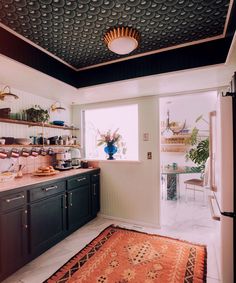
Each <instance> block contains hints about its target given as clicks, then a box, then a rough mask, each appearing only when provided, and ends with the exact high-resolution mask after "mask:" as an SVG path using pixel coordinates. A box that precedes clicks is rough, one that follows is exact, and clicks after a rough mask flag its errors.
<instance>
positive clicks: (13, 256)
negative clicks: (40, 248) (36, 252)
mask: <svg viewBox="0 0 236 283" xmlns="http://www.w3.org/2000/svg"><path fill="white" fill-rule="evenodd" d="M27 228H28V226H27V210H26V207H25V206H24V207H20V208H18V209H15V210H14V211H10V212H6V213H4V214H1V215H0V271H1V272H0V273H1V276H0V278H1V277H2V276H3V275H4V277H6V276H7V275H9V274H10V273H12V272H14V271H15V270H16V269H18V268H19V267H21V266H22V265H23V264H24V263H25V261H26V258H27V254H28V245H27V243H28V235H27V234H28V230H27Z"/></svg>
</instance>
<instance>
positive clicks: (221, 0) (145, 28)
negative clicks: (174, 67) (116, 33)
mask: <svg viewBox="0 0 236 283" xmlns="http://www.w3.org/2000/svg"><path fill="white" fill-rule="evenodd" d="M228 4H229V1H227V0H215V1H213V0H209V1H206V0H152V1H150V0H149V1H148V0H117V1H110V0H109V1H108V0H80V1H76V0H39V1H35V0H28V1H26V0H16V1H13V0H2V1H1V2H0V8H1V9H0V21H1V22H2V23H4V24H5V25H7V26H9V27H10V28H12V29H14V30H15V31H17V32H18V33H20V34H21V35H23V36H25V37H27V38H29V39H30V40H32V41H33V42H35V43H37V44H39V45H40V46H41V47H43V48H45V49H47V50H49V51H50V52H52V53H53V54H55V55H56V56H58V57H60V58H63V59H64V60H66V62H68V63H69V64H72V63H73V66H75V67H85V66H89V65H93V64H98V63H102V62H107V61H109V60H114V59H117V58H121V56H119V55H116V54H113V53H112V52H110V51H109V50H107V48H106V46H105V45H104V44H103V42H102V38H103V35H104V33H105V32H106V31H107V30H108V29H109V28H112V27H114V26H121V25H124V26H129V27H133V28H136V29H138V31H139V32H140V34H141V44H140V46H139V48H138V49H136V50H135V51H134V52H133V53H132V54H140V53H142V52H147V51H153V50H155V49H159V48H163V47H168V46H173V45H176V44H180V43H186V42H190V41H194V40H199V39H204V38H208V37H212V36H215V35H219V34H222V32H223V28H224V23H225V19H226V14H227V9H228ZM62 44H63V48H62V47H61V45H62Z"/></svg>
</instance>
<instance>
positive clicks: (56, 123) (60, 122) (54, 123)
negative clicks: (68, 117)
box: [52, 120, 65, 126]
mask: <svg viewBox="0 0 236 283" xmlns="http://www.w3.org/2000/svg"><path fill="white" fill-rule="evenodd" d="M52 123H53V125H57V126H64V124H65V122H64V121H60V120H57V121H53V122H52Z"/></svg>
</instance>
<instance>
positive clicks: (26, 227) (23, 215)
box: [22, 210, 28, 229]
mask: <svg viewBox="0 0 236 283" xmlns="http://www.w3.org/2000/svg"><path fill="white" fill-rule="evenodd" d="M27 214H28V211H27V210H24V211H23V214H22V225H23V227H24V228H25V229H28V224H27Z"/></svg>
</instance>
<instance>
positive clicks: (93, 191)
mask: <svg viewBox="0 0 236 283" xmlns="http://www.w3.org/2000/svg"><path fill="white" fill-rule="evenodd" d="M99 195H100V185H99V169H96V170H93V171H91V172H89V173H82V174H77V175H74V176H73V177H68V178H64V179H62V180H56V181H52V180H51V181H48V182H42V183H40V184H37V185H32V186H27V187H24V188H19V189H14V190H12V191H9V192H0V282H1V281H2V280H3V279H4V278H6V277H7V276H9V275H11V274H12V273H13V272H15V271H16V270H17V269H18V268H20V267H22V266H23V265H24V264H26V263H27V262H29V261H30V260H32V259H33V258H35V257H37V256H38V255H40V254H41V253H43V252H44V251H46V250H47V249H49V248H50V247H52V246H53V245H55V244H56V243H58V242H59V241H61V240H62V239H64V238H65V237H66V236H68V235H69V234H71V233H72V232H73V231H75V230H76V229H78V228H79V227H81V226H82V225H84V224H85V223H87V222H88V221H89V220H91V219H93V218H94V217H96V215H97V212H98V211H99V209H100V201H99Z"/></svg>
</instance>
